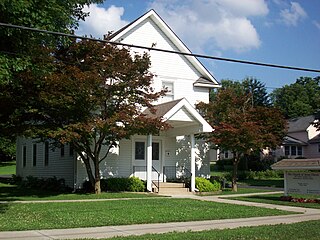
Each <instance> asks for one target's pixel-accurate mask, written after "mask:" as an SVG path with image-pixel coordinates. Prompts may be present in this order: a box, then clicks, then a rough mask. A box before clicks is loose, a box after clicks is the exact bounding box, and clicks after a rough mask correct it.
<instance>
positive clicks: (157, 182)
mask: <svg viewBox="0 0 320 240" xmlns="http://www.w3.org/2000/svg"><path fill="white" fill-rule="evenodd" d="M152 171H154V172H156V173H157V175H158V179H157V181H156V182H155V181H152V183H153V185H154V186H156V188H157V193H159V190H160V175H161V174H160V172H159V171H158V170H157V169H156V168H155V167H154V166H152Z"/></svg>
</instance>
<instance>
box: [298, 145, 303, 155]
mask: <svg viewBox="0 0 320 240" xmlns="http://www.w3.org/2000/svg"><path fill="white" fill-rule="evenodd" d="M298 156H302V147H301V146H298Z"/></svg>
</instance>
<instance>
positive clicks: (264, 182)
mask: <svg viewBox="0 0 320 240" xmlns="http://www.w3.org/2000/svg"><path fill="white" fill-rule="evenodd" d="M239 183H240V184H245V185H249V186H259V187H276V188H283V185H284V180H283V179H279V178H277V179H246V180H241V181H239Z"/></svg>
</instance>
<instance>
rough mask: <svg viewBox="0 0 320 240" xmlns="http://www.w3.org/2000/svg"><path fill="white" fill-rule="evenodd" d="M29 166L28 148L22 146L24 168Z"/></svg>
mask: <svg viewBox="0 0 320 240" xmlns="http://www.w3.org/2000/svg"><path fill="white" fill-rule="evenodd" d="M26 166H27V146H26V145H23V146H22V167H26Z"/></svg>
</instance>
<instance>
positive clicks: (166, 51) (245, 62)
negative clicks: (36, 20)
mask: <svg viewBox="0 0 320 240" xmlns="http://www.w3.org/2000/svg"><path fill="white" fill-rule="evenodd" d="M0 26H2V27H9V28H16V29H23V30H28V31H33V32H39V33H45V34H52V35H57V36H64V37H70V38H76V39H83V40H91V41H96V42H104V43H108V44H112V45H121V46H124V47H130V48H139V49H145V50H149V51H158V52H165V53H172V54H179V55H183V56H191V57H197V58H205V59H213V60H218V61H226V62H235V63H242V64H249V65H256V66H263V67H271V68H282V69H290V70H296V71H305V72H316V73H320V70H319V69H311V68H301V67H293V66H285V65H277V64H270V63H262V62H253V61H245V60H239V59H232V58H221V57H214V56H210V55H203V54H195V53H185V52H178V51H173V50H166V49H160V48H154V47H144V46H139V45H133V44H127V43H121V42H112V41H108V40H102V39H95V38H92V37H85V36H77V35H73V34H68V33H60V32H54V31H47V30H42V29H37V28H31V27H25V26H19V25H13V24H8V23H0Z"/></svg>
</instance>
